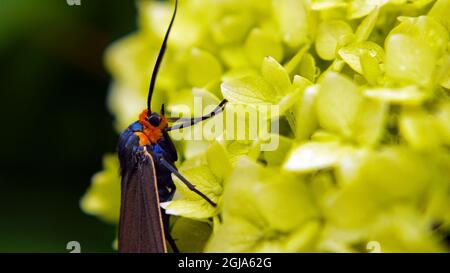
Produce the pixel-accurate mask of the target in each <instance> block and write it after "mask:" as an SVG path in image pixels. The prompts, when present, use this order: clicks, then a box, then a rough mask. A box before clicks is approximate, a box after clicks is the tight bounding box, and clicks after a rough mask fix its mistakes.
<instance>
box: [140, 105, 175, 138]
mask: <svg viewBox="0 0 450 273" xmlns="http://www.w3.org/2000/svg"><path fill="white" fill-rule="evenodd" d="M139 122H140V123H141V124H142V126H143V127H144V130H143V133H144V134H145V135H146V136H147V138H148V139H149V141H150V143H152V144H155V143H157V142H158V141H159V140H160V139H161V138H162V136H163V133H162V132H163V130H164V129H165V128H167V126H168V120H167V118H166V117H165V116H164V113H161V114H158V113H156V112H152V113H150V114H149V111H148V109H145V110H144V111H142V113H141V114H140V115H139Z"/></svg>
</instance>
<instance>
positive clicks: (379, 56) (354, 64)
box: [339, 42, 384, 74]
mask: <svg viewBox="0 0 450 273" xmlns="http://www.w3.org/2000/svg"><path fill="white" fill-rule="evenodd" d="M364 54H366V55H367V56H368V57H370V58H372V59H374V62H375V63H376V64H375V65H376V68H378V64H379V63H382V62H383V61H384V52H383V49H382V48H381V47H380V46H379V45H377V44H375V43H373V42H360V43H352V44H350V45H348V46H345V47H343V48H341V49H339V56H341V58H342V59H343V60H344V61H345V62H346V63H347V64H348V65H349V66H350V67H351V68H352V69H353V70H355V71H356V72H358V73H360V74H363V68H362V64H361V58H362V56H363V55H364ZM366 69H367V66H366ZM369 69H370V68H369Z"/></svg>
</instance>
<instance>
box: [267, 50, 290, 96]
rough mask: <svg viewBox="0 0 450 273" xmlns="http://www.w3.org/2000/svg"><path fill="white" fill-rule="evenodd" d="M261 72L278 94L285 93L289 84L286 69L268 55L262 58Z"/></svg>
mask: <svg viewBox="0 0 450 273" xmlns="http://www.w3.org/2000/svg"><path fill="white" fill-rule="evenodd" d="M261 73H262V76H263V78H264V79H265V80H266V81H267V82H268V83H269V84H271V85H272V86H273V87H274V88H275V90H276V91H277V94H278V95H283V94H286V92H287V90H288V89H289V87H290V86H291V81H290V79H289V75H288V73H287V72H286V69H284V67H283V66H282V65H280V64H279V63H278V62H277V61H276V60H275V59H274V58H272V57H270V56H268V57H265V58H264V61H263V64H262V68H261Z"/></svg>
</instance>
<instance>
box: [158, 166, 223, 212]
mask: <svg viewBox="0 0 450 273" xmlns="http://www.w3.org/2000/svg"><path fill="white" fill-rule="evenodd" d="M159 162H160V163H161V164H162V165H163V166H164V167H166V168H167V169H168V170H169V171H170V172H171V173H173V174H174V175H176V176H177V177H178V178H179V179H180V180H181V181H182V182H183V183H184V184H185V185H186V186H187V187H188V188H189V189H190V190H191V191H193V192H195V193H196V194H198V195H200V196H201V197H202V198H203V199H205V200H206V202H208V203H210V204H211V206H213V207H216V206H217V204H216V203H214V202H213V201H211V199H209V197H208V196H206V195H205V194H204V193H202V192H201V191H199V190H197V189H196V188H195V186H194V185H193V184H192V183H191V182H189V181H188V180H187V179H186V178H185V177H184V176H183V175H181V173H180V172H178V170H177V169H175V167H174V166H172V164H170V163H169V162H167V161H166V160H165V159H164V158H162V157H161V158H159Z"/></svg>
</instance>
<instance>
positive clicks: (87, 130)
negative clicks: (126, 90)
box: [0, 0, 136, 252]
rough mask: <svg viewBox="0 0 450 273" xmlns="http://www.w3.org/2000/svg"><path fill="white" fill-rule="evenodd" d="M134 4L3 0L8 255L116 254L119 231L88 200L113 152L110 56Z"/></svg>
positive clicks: (3, 234) (0, 236)
mask: <svg viewBox="0 0 450 273" xmlns="http://www.w3.org/2000/svg"><path fill="white" fill-rule="evenodd" d="M135 28H136V8H135V2H134V1H107V0H95V1H89V0H81V5H80V6H69V5H68V4H67V1H66V0H45V1H29V0H0V92H1V95H0V96H1V97H0V111H1V114H0V118H1V123H0V126H1V128H2V129H1V132H2V133H1V134H0V137H1V141H0V143H1V152H0V156H1V169H0V183H1V184H0V186H1V189H0V216H1V220H0V221H1V223H0V252H69V251H68V250H66V244H67V242H69V241H79V242H80V244H81V251H82V252H110V251H112V248H111V245H112V240H113V238H114V233H115V227H114V226H111V225H108V224H104V223H102V222H100V221H99V220H98V219H96V218H94V217H91V216H88V215H85V214H84V213H83V212H82V211H81V209H80V207H79V200H80V197H81V196H82V195H83V194H84V193H85V191H86V189H87V188H88V186H89V183H90V179H91V176H92V175H93V174H94V173H95V172H97V171H99V170H100V169H101V168H102V165H101V163H102V162H101V161H102V155H103V154H104V153H106V152H113V151H114V150H115V145H116V138H117V134H116V132H115V131H114V130H113V127H112V120H113V117H112V116H111V115H110V113H109V112H108V109H107V106H106V104H105V101H106V95H107V91H108V86H109V82H110V77H109V75H108V73H107V72H106V71H105V68H104V65H103V54H104V50H105V48H106V47H107V46H108V45H109V44H110V43H111V42H113V41H114V40H117V39H118V38H120V37H123V36H124V35H126V34H128V33H130V32H132V31H133V30H134V29H135Z"/></svg>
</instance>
